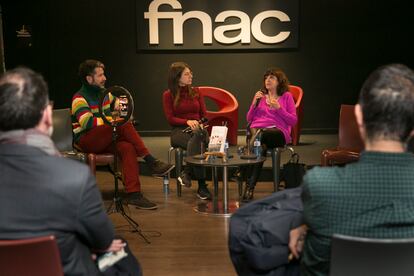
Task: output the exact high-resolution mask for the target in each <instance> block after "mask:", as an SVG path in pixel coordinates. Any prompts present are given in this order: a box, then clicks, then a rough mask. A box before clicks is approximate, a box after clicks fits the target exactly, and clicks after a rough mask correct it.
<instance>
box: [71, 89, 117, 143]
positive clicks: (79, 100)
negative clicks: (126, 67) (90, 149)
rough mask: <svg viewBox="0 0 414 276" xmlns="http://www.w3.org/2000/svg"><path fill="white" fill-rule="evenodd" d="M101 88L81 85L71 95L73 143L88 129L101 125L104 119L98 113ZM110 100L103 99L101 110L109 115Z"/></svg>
mask: <svg viewBox="0 0 414 276" xmlns="http://www.w3.org/2000/svg"><path fill="white" fill-rule="evenodd" d="M102 92H103V89H102V88H100V87H97V86H91V85H85V84H84V85H82V87H81V88H80V90H79V91H78V92H76V93H75V95H73V97H72V109H71V112H72V130H73V134H74V139H75V143H78V142H79V139H80V138H81V137H82V135H83V134H85V133H86V132H88V131H89V130H90V129H92V128H94V127H97V126H100V125H103V124H104V121H103V120H102V116H101V114H100V113H99V103H100V97H101V95H102ZM109 107H110V101H108V100H105V101H104V103H103V106H102V108H103V110H104V112H105V114H107V115H109Z"/></svg>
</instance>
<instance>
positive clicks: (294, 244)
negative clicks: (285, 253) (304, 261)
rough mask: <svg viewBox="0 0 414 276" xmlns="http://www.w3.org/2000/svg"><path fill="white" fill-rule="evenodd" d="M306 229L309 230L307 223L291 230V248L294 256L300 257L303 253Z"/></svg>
mask: <svg viewBox="0 0 414 276" xmlns="http://www.w3.org/2000/svg"><path fill="white" fill-rule="evenodd" d="M306 231H307V227H306V225H301V226H299V227H298V228H295V229H292V230H290V233H289V249H290V252H291V253H292V255H293V257H295V258H296V259H299V257H300V254H301V253H302V249H303V243H304V241H305V237H306ZM289 257H290V256H289ZM289 259H290V258H289Z"/></svg>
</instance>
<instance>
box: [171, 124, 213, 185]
mask: <svg viewBox="0 0 414 276" xmlns="http://www.w3.org/2000/svg"><path fill="white" fill-rule="evenodd" d="M185 128H186V127H185V126H180V127H174V128H173V129H172V130H171V146H172V147H175V148H182V149H184V150H186V151H187V156H193V155H197V154H200V153H201V146H202V144H203V145H204V149H205V148H206V147H207V145H208V138H209V137H208V132H207V130H205V129H203V130H197V131H194V132H191V133H183V129H185ZM185 170H186V172H188V173H190V175H192V176H193V177H194V178H195V179H197V180H204V179H206V171H205V169H204V168H202V167H196V166H192V167H186V168H185Z"/></svg>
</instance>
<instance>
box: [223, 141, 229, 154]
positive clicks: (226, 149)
mask: <svg viewBox="0 0 414 276" xmlns="http://www.w3.org/2000/svg"><path fill="white" fill-rule="evenodd" d="M224 154H225V155H226V157H227V158H228V157H229V141H227V139H226V142H224Z"/></svg>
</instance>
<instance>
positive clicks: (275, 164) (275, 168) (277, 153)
mask: <svg viewBox="0 0 414 276" xmlns="http://www.w3.org/2000/svg"><path fill="white" fill-rule="evenodd" d="M285 150H289V151H290V152H291V154H294V153H295V150H294V149H293V148H292V147H287V146H285V147H283V148H274V149H272V151H271V155H272V173H273V191H274V192H277V191H278V190H279V184H280V158H281V156H282V152H283V151H285Z"/></svg>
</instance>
